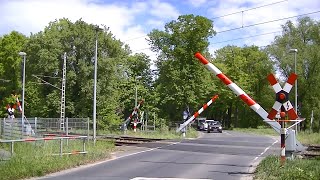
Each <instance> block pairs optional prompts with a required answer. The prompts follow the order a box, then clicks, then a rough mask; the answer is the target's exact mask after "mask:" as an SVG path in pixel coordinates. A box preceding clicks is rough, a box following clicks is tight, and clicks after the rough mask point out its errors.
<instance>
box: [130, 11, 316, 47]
mask: <svg viewBox="0 0 320 180" xmlns="http://www.w3.org/2000/svg"><path fill="white" fill-rule="evenodd" d="M319 12H320V11H314V12H310V13H305V14H299V15H296V16H290V17H285V18H279V19H274V20H270V21H265V22H260V23H255V24H250V25H246V26H241V27H237V28H232V29H227V30H224V31H219V32H217V33H216V34H221V33H225V32H229V31H234V30H239V29H244V28H248V27H253V26H259V25H263V24H268V23H272V22H277V21H282V20H286V19H292V18H296V17H301V16H306V15H310V14H316V13H319ZM270 34H271V32H270ZM228 41H229V40H228ZM230 41H231V40H230ZM146 49H150V47H148V48H143V49H138V50H135V51H132V52H138V51H142V50H146Z"/></svg>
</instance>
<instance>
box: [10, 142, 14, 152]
mask: <svg viewBox="0 0 320 180" xmlns="http://www.w3.org/2000/svg"><path fill="white" fill-rule="evenodd" d="M13 143H14V142H13V141H12V142H11V149H10V151H11V156H13Z"/></svg>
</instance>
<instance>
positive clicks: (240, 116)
mask: <svg viewBox="0 0 320 180" xmlns="http://www.w3.org/2000/svg"><path fill="white" fill-rule="evenodd" d="M214 63H215V64H216V65H217V67H219V68H220V69H221V71H222V72H223V73H225V74H226V75H227V76H228V77H229V78H230V79H231V80H232V81H233V82H235V83H236V84H237V85H238V86H239V87H240V88H241V89H243V90H244V91H245V92H246V93H247V94H248V95H249V96H250V97H251V98H253V99H254V100H255V101H257V102H258V103H259V104H261V105H262V106H263V107H270V108H271V107H272V103H273V99H274V98H273V92H272V91H270V88H269V83H268V81H267V78H266V77H267V75H268V74H270V73H272V72H273V69H272V64H271V61H270V60H269V58H268V56H267V54H266V53H264V52H262V51H260V50H259V49H258V47H256V46H248V47H243V48H240V47H236V46H226V47H223V48H221V49H219V50H217V51H216V58H215V62H214ZM219 85H220V86H218V89H219V90H218V91H219V92H220V93H219V94H220V97H221V99H219V101H222V102H223V103H222V104H221V106H220V109H221V111H223V112H227V115H224V114H221V113H220V114H218V113H216V117H218V119H223V120H225V126H226V128H229V127H231V126H235V127H257V126H258V125H260V124H262V123H263V122H262V121H261V117H259V116H257V115H255V112H253V111H252V110H251V109H250V108H249V107H248V106H247V105H246V104H245V103H243V102H241V100H239V97H236V96H235V95H233V92H232V91H231V90H229V88H228V87H226V86H225V85H224V84H223V83H220V84H219Z"/></svg>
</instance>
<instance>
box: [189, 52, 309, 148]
mask: <svg viewBox="0 0 320 180" xmlns="http://www.w3.org/2000/svg"><path fill="white" fill-rule="evenodd" d="M194 56H195V57H196V58H197V59H198V60H199V61H201V63H202V64H203V65H205V66H206V68H207V69H208V70H209V71H211V72H213V73H214V74H215V75H216V76H217V77H218V78H219V79H220V80H221V81H222V82H223V83H224V84H225V85H226V86H228V88H229V89H230V90H232V91H233V93H234V94H236V95H237V96H238V97H239V98H240V99H241V100H242V101H243V102H245V103H246V104H247V105H248V106H249V107H250V108H251V109H252V110H254V111H255V112H256V113H257V114H258V115H259V116H260V117H261V118H262V119H263V120H264V121H265V122H266V123H268V124H269V125H270V126H271V127H272V128H273V129H274V130H275V131H276V132H278V133H279V134H280V131H281V126H280V124H279V123H278V122H277V121H275V120H273V119H270V118H269V117H268V116H269V114H268V113H267V112H266V110H264V109H263V108H262V107H261V106H260V104H258V103H257V102H255V101H254V100H253V99H252V98H251V97H250V96H249V95H248V94H246V93H245V92H244V91H243V90H242V89H241V88H240V87H239V86H238V85H237V84H235V83H234V82H232V81H231V80H230V79H229V78H228V77H227V76H226V75H224V74H223V73H222V72H221V71H220V69H219V68H217V67H216V66H215V65H213V64H212V63H210V62H209V61H208V60H207V59H206V58H205V57H203V56H202V55H201V54H200V53H199V52H198V53H196V54H195V55H194ZM274 88H275V87H274ZM289 109H290V108H289ZM289 109H288V110H289ZM303 150H305V148H304V147H303V145H302V144H301V143H300V142H299V141H298V140H296V151H303Z"/></svg>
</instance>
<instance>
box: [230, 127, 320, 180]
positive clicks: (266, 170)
mask: <svg viewBox="0 0 320 180" xmlns="http://www.w3.org/2000/svg"><path fill="white" fill-rule="evenodd" d="M234 130H235V131H240V132H245V133H254V134H259V135H276V136H279V135H278V134H277V133H275V131H274V130H273V129H271V128H265V129H263V128H257V129H251V128H246V129H245V128H243V129H241V128H234ZM297 139H298V140H299V141H300V142H301V143H302V144H305V145H308V144H318V145H319V144H320V133H309V132H302V131H301V132H298V135H297ZM254 179H255V180H289V179H290V180H291V179H292V180H295V179H299V180H300V179H301V180H304V179H305V180H318V179H320V158H319V157H318V158H313V159H298V158H296V159H294V160H287V161H286V163H285V165H284V166H283V167H280V157H279V156H268V157H266V158H265V159H263V160H262V161H261V162H260V164H259V165H258V167H257V169H256V171H255V176H254Z"/></svg>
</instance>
